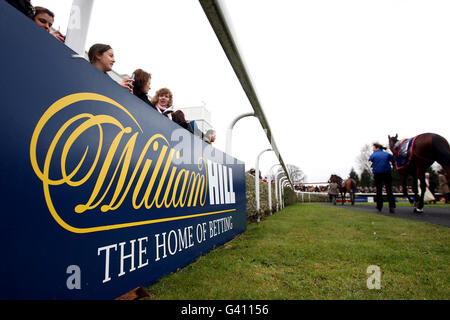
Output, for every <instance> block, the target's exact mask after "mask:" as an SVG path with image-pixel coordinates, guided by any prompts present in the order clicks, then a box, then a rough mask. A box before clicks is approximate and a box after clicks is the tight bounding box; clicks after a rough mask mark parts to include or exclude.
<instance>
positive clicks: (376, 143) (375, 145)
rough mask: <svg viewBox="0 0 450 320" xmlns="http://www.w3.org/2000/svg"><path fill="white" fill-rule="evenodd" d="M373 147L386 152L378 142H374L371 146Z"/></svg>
mask: <svg viewBox="0 0 450 320" xmlns="http://www.w3.org/2000/svg"><path fill="white" fill-rule="evenodd" d="M373 146H374V147H375V148H377V149H380V150H386V147H383V146H382V145H381V144H379V143H378V142H375V143H374V144H373Z"/></svg>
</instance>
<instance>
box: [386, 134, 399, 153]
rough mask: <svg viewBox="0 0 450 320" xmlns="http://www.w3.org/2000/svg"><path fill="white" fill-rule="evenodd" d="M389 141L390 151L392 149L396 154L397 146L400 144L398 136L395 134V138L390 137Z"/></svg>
mask: <svg viewBox="0 0 450 320" xmlns="http://www.w3.org/2000/svg"><path fill="white" fill-rule="evenodd" d="M388 139H389V149H391V151H392V152H394V147H395V144H396V143H397V142H398V134H395V137H391V136H390V135H388Z"/></svg>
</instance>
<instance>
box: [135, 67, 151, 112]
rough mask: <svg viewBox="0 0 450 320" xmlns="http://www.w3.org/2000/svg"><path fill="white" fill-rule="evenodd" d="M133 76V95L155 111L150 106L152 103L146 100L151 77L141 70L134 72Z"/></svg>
mask: <svg viewBox="0 0 450 320" xmlns="http://www.w3.org/2000/svg"><path fill="white" fill-rule="evenodd" d="M133 74H134V86H133V94H134V95H135V96H136V97H138V98H139V99H141V100H142V101H144V102H145V103H146V104H148V105H149V106H151V107H152V108H153V109H156V107H155V106H154V105H153V104H152V102H151V101H150V99H149V98H148V92H149V91H150V85H151V80H152V75H151V74H150V73H148V72H146V71H144V70H142V69H136V70H134V72H133Z"/></svg>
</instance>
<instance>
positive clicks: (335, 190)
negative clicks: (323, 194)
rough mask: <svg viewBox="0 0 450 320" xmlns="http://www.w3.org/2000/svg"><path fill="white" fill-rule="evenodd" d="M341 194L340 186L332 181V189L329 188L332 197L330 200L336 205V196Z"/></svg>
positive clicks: (329, 194)
mask: <svg viewBox="0 0 450 320" xmlns="http://www.w3.org/2000/svg"><path fill="white" fill-rule="evenodd" d="M338 194H339V187H338V184H337V183H336V182H330V189H329V190H328V196H329V197H330V201H331V202H332V203H333V204H334V205H336V197H337V195H338Z"/></svg>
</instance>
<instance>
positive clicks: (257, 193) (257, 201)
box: [255, 149, 272, 213]
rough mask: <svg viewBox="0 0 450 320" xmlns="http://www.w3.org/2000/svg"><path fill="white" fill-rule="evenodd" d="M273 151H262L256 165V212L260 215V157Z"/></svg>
mask: <svg viewBox="0 0 450 320" xmlns="http://www.w3.org/2000/svg"><path fill="white" fill-rule="evenodd" d="M267 151H272V149H266V150H264V151H261V152H260V153H259V154H258V156H257V157H256V163H255V196H256V212H258V213H259V209H260V205H259V157H261V155H262V154H263V153H264V152H267Z"/></svg>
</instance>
